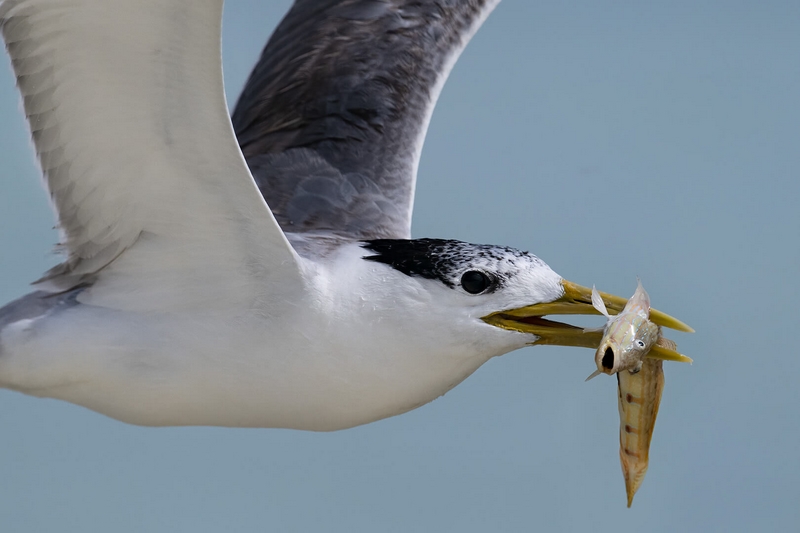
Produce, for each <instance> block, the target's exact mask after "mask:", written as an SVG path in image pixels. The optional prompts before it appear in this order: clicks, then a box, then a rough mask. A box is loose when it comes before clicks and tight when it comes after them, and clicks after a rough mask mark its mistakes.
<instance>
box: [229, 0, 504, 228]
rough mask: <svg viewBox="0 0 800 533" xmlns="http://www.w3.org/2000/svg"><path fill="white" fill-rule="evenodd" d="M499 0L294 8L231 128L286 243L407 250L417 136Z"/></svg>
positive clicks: (344, 0)
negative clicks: (383, 244) (403, 242)
mask: <svg viewBox="0 0 800 533" xmlns="http://www.w3.org/2000/svg"><path fill="white" fill-rule="evenodd" d="M498 1H499V0H436V1H433V0H427V1H408V0H405V1H404V0H297V1H296V2H295V3H294V5H293V7H292V9H291V10H290V11H289V13H288V14H287V15H286V17H285V18H284V19H283V21H282V22H281V24H280V25H279V26H278V29H277V30H276V31H275V33H274V34H273V35H272V37H271V38H270V40H269V42H268V43H267V46H266V48H265V49H264V52H263V53H262V56H261V59H260V60H259V62H258V64H257V65H256V67H255V69H254V70H253V72H252V74H251V75H250V79H249V80H248V82H247V84H246V86H245V88H244V90H243V92H242V95H241V97H240V98H239V102H238V103H237V105H236V109H235V111H234V113H233V124H234V128H235V130H236V135H237V137H238V139H239V144H240V146H241V148H242V151H243V153H244V155H245V157H246V159H247V162H248V164H249V166H250V169H251V171H252V173H253V176H254V177H255V179H256V183H257V184H258V186H259V188H260V189H261V193H262V194H263V195H264V198H265V199H266V200H267V203H268V204H269V206H270V208H271V209H272V211H273V213H274V214H275V217H276V218H277V220H278V222H279V223H280V225H281V227H282V228H283V230H284V231H286V232H327V233H334V234H337V235H341V236H345V237H353V238H359V239H370V238H408V237H409V236H410V226H411V210H412V203H413V199H414V185H415V181H416V173H417V166H418V163H419V156H420V151H421V149H422V143H423V141H424V138H425V133H426V130H427V127H428V122H429V120H430V115H431V113H432V111H433V106H434V105H435V103H436V99H437V98H438V95H439V91H440V90H441V87H442V85H443V84H444V81H445V79H446V77H447V75H448V74H449V72H450V69H451V67H452V65H453V63H454V62H455V60H456V59H457V57H458V56H459V55H460V53H461V50H462V49H463V48H464V46H465V45H466V44H467V41H468V40H469V38H470V37H471V36H472V34H473V33H474V32H475V31H476V30H477V29H478V27H479V26H480V24H481V23H482V22H483V20H484V19H485V18H486V16H488V14H489V12H490V11H491V10H492V8H494V6H495V5H496V4H497V2H498Z"/></svg>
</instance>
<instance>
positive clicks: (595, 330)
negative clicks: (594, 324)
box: [583, 326, 606, 333]
mask: <svg viewBox="0 0 800 533" xmlns="http://www.w3.org/2000/svg"><path fill="white" fill-rule="evenodd" d="M605 330H606V328H605V326H603V327H601V328H583V332H584V333H603V332H604V331H605Z"/></svg>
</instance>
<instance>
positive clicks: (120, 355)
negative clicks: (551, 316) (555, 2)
mask: <svg viewBox="0 0 800 533" xmlns="http://www.w3.org/2000/svg"><path fill="white" fill-rule="evenodd" d="M495 4H496V2H495V1H491V0H436V1H434V0H430V1H426V2H407V1H401V0H393V1H390V2H380V3H377V2H371V1H363V2H353V1H344V0H326V1H322V2H317V1H316V0H314V1H312V0H298V1H297V2H296V3H295V5H294V7H293V8H292V11H290V13H289V14H288V15H287V17H286V19H285V20H284V22H283V23H282V24H281V26H280V27H279V28H278V30H277V31H276V33H275V35H274V36H273V37H272V39H271V40H270V42H269V43H268V45H267V48H266V49H265V51H264V55H263V56H262V58H261V60H260V61H259V63H258V65H256V68H255V70H254V72H253V75H252V77H251V80H250V81H249V82H248V85H247V86H246V87H245V90H244V92H243V95H242V98H241V99H240V101H239V104H238V105H237V109H236V111H235V113H234V121H233V126H235V130H236V135H237V136H238V143H237V137H236V136H234V128H233V127H232V124H231V121H230V118H229V116H228V113H227V107H226V105H225V98H224V92H223V87H222V76H221V64H220V50H219V39H220V20H221V8H222V1H221V0H169V1H166V2H165V1H163V0H142V1H140V2H135V3H131V2H129V1H127V0H104V1H102V2H100V1H97V0H3V1H2V2H0V30H2V35H3V38H4V40H5V42H6V46H7V49H8V51H9V54H10V56H11V59H12V65H13V67H14V69H15V72H16V74H17V80H18V86H19V88H20V92H21V94H22V96H23V102H24V107H25V111H26V114H27V116H28V120H29V124H30V126H31V131H32V135H33V139H34V144H35V147H36V150H37V154H38V156H39V160H40V162H41V165H42V170H43V174H44V177H45V181H46V184H47V186H48V188H49V190H50V193H51V195H52V198H53V203H54V207H55V209H56V212H57V214H58V218H59V225H60V228H61V230H62V232H63V243H62V247H63V249H64V251H65V252H66V256H67V257H66V260H65V261H64V262H63V263H62V264H60V265H58V266H56V267H54V268H53V269H52V270H51V271H49V272H48V273H47V274H46V275H45V276H44V278H42V280H40V281H39V282H38V287H39V288H40V289H41V290H39V291H37V292H35V293H32V294H30V295H28V296H26V297H23V298H22V299H20V300H18V301H16V302H12V303H11V304H9V305H7V306H6V307H4V308H3V309H1V310H0V385H2V386H3V387H6V388H9V389H14V390H18V391H22V392H25V393H28V394H32V395H37V396H45V397H52V398H60V399H63V400H67V401H70V402H73V403H76V404H79V405H83V406H85V407H88V408H90V409H93V410H95V411H98V412H101V413H104V414H106V415H109V416H111V417H114V418H117V419H119V420H123V421H126V422H130V423H134V424H143V425H220V426H251V427H252V426H259V427H288V428H299V429H311V430H334V429H342V428H347V427H351V426H354V425H358V424H364V423H367V422H371V421H373V420H377V419H380V418H385V417H388V416H392V415H395V414H399V413H402V412H405V411H408V410H410V409H413V408H415V407H418V406H420V405H422V404H424V403H426V402H429V401H431V400H433V399H434V398H436V397H438V396H440V395H442V394H444V393H445V392H447V391H448V390H449V389H451V388H452V387H454V386H455V385H457V384H458V383H460V382H461V381H462V380H464V379H465V378H466V377H467V376H469V375H470V374H471V373H472V372H474V371H475V370H476V369H477V368H478V367H480V366H481V365H482V364H483V363H484V362H486V361H487V360H488V359H490V358H491V357H493V356H496V355H500V354H503V353H506V352H508V351H511V350H514V349H517V348H520V347H522V346H525V345H528V344H533V343H537V342H539V343H541V342H545V341H547V339H548V338H550V337H552V338H551V340H550V341H548V342H550V343H555V344H571V345H587V344H586V341H585V340H581V337H580V332H576V329H579V328H572V327H571V326H567V325H564V324H559V323H554V322H550V321H542V320H541V316H542V315H543V314H548V313H550V312H566V313H577V312H581V313H583V312H586V313H593V312H594V310H593V309H592V307H591V304H590V299H589V292H588V289H585V288H582V287H578V286H575V285H572V284H569V283H568V282H566V281H564V280H563V279H562V278H561V277H560V276H559V275H558V274H556V273H555V272H553V271H552V270H551V269H550V268H549V267H548V266H547V265H546V264H544V263H543V262H542V261H541V260H539V259H538V258H536V257H535V256H533V255H530V254H527V253H524V252H519V251H517V250H513V249H510V248H505V247H499V246H479V245H470V244H467V243H461V242H457V241H440V240H429V239H420V240H411V239H409V238H408V237H409V236H410V220H411V208H412V202H413V194H414V184H415V180H416V169H417V165H418V161H419V153H420V150H421V147H422V142H423V140H424V136H425V131H426V129H427V124H428V121H429V119H430V114H431V112H432V109H433V105H434V103H435V101H436V98H437V96H438V93H439V91H440V89H441V86H442V84H443V83H444V80H445V78H446V77H447V73H448V72H449V69H450V68H451V67H452V64H453V62H454V61H455V59H456V58H457V57H458V54H459V53H460V51H461V49H462V48H463V46H464V45H465V44H466V42H467V40H468V39H469V37H470V36H471V35H472V33H473V32H474V31H475V30H476V29H477V27H478V26H479V25H480V23H481V22H482V21H483V19H484V18H485V17H486V16H487V15H488V13H489V12H490V11H491V9H492V8H493V7H494V5H495ZM239 146H241V149H240V148H239ZM251 171H252V174H251ZM259 192H260V194H259ZM265 200H266V202H265ZM268 205H269V207H268ZM270 207H271V208H272V210H270ZM607 296H608V295H605V296H604V298H606V297H607ZM609 298H610V299H609ZM606 303H607V304H608V305H609V308H611V309H612V310H619V309H620V308H621V304H624V300H623V299H616V300H615V299H614V298H613V297H610V296H608V298H606ZM653 320H654V321H659V320H661V322H660V323H666V324H668V325H669V324H671V325H673V326H674V325H675V324H676V323H677V322H676V321H674V320H673V319H670V318H669V317H665V316H664V315H659V314H658V313H657V312H655V311H654V315H653ZM678 324H679V323H678Z"/></svg>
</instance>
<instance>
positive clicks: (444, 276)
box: [361, 239, 692, 361]
mask: <svg viewBox="0 0 800 533" xmlns="http://www.w3.org/2000/svg"><path fill="white" fill-rule="evenodd" d="M361 246H362V248H363V249H364V250H365V251H366V252H367V253H365V254H364V255H363V257H362V258H363V259H365V260H366V261H370V262H375V263H382V264H384V265H387V266H388V267H390V268H391V270H392V271H393V272H394V274H395V276H397V280H395V281H396V282H397V284H398V285H405V286H406V287H415V288H413V289H411V290H415V291H418V292H419V291H420V290H424V291H425V292H426V293H428V294H433V295H434V296H433V297H432V300H431V301H434V300H435V301H436V305H435V306H434V305H431V306H430V309H429V312H430V313H431V320H432V321H435V322H438V323H442V324H443V323H445V322H447V323H449V324H451V325H452V326H451V327H452V328H454V329H455V330H456V331H455V333H456V334H458V333H459V331H461V332H463V333H464V334H465V335H467V336H470V337H472V336H474V341H475V342H482V341H480V340H479V339H488V341H487V342H489V343H492V342H495V344H497V343H499V344H502V345H503V346H501V347H498V348H497V352H498V354H499V353H505V352H507V351H509V350H512V349H515V348H518V347H521V346H524V345H540V344H546V345H558V346H580V347H586V348H592V349H596V348H597V347H598V345H599V344H600V340H601V337H602V328H601V329H599V330H591V329H586V328H583V327H580V326H575V325H571V324H569V323H566V322H560V321H556V320H553V319H552V316H553V315H597V314H600V312H599V311H598V310H597V309H595V307H594V306H593V305H592V289H590V288H587V287H584V286H581V285H578V284H576V283H572V282H570V281H567V280H565V279H564V278H562V277H561V276H560V275H558V274H557V273H556V272H554V271H553V270H552V269H551V268H550V267H549V266H548V265H547V264H546V263H545V262H544V261H542V260H541V259H539V258H538V257H536V256H535V255H533V254H530V253H528V252H523V251H520V250H516V249H514V248H509V247H504V246H495V245H482V244H470V243H465V242H461V241H454V240H442V239H412V240H401V239H380V240H372V241H365V242H364V243H362V244H361ZM404 277H405V278H406V279H407V278H412V279H415V280H417V284H416V286H415V285H414V284H407V283H404V279H403V278H404ZM386 279H387V280H388V283H391V282H392V281H391V280H392V279H394V278H392V277H388V278H386ZM420 288H421V289H420ZM599 295H600V297H601V298H602V300H603V302H604V303H605V306H606V308H607V309H608V311H609V312H610V313H611V314H617V313H619V312H620V311H621V310H622V309H623V308H624V307H625V304H626V303H627V301H628V300H627V299H626V298H622V297H620V296H615V295H612V294H607V293H602V292H601V293H599ZM437 315H446V316H445V317H444V320H438V319H437ZM545 317H549V318H545ZM650 319H651V320H652V321H653V322H655V323H656V324H658V325H661V326H666V327H669V328H673V329H676V330H679V331H692V329H691V328H690V327H689V326H687V325H686V324H684V323H683V322H681V321H679V320H677V319H675V318H673V317H671V316H669V315H667V314H665V313H662V312H660V311H657V310H655V309H653V310H651V313H650ZM459 328H460V329H459ZM467 331H469V334H467V333H466V332H467ZM651 357H657V358H660V359H667V360H678V361H686V360H687V359H688V358H686V357H685V356H682V355H680V354H678V353H677V352H674V351H672V350H669V349H667V348H662V347H656V348H655V349H654V352H653V353H652V354H651Z"/></svg>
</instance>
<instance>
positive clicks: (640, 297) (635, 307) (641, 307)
mask: <svg viewBox="0 0 800 533" xmlns="http://www.w3.org/2000/svg"><path fill="white" fill-rule="evenodd" d="M631 311H634V312H636V313H637V314H639V315H642V316H644V317H645V318H647V319H649V318H650V295H649V294H647V291H646V290H644V286H643V285H642V280H641V279H639V278H638V277H637V278H636V291H635V292H634V293H633V296H631V299H630V300H628V303H627V304H625V309H623V310H622V312H623V313H625V312H631Z"/></svg>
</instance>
